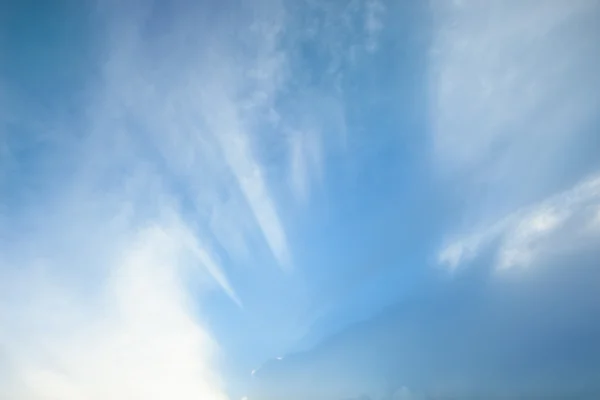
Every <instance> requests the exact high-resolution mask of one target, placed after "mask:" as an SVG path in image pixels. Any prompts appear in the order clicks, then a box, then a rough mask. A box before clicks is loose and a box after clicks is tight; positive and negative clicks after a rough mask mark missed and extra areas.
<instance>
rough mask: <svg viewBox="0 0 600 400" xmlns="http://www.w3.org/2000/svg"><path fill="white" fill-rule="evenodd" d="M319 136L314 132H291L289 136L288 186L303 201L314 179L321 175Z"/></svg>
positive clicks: (307, 197) (306, 197) (306, 198)
mask: <svg viewBox="0 0 600 400" xmlns="http://www.w3.org/2000/svg"><path fill="white" fill-rule="evenodd" d="M321 151H322V150H321V142H320V137H319V135H317V134H316V133H315V132H292V134H291V138H290V153H291V155H290V163H291V165H290V178H289V180H290V186H291V187H292V190H293V192H294V195H295V197H296V199H297V200H298V201H299V202H301V203H305V202H306V201H308V199H309V196H310V190H311V186H312V184H313V182H314V181H317V182H318V181H320V180H321V176H322V166H321V164H322V161H321V160H322V154H321Z"/></svg>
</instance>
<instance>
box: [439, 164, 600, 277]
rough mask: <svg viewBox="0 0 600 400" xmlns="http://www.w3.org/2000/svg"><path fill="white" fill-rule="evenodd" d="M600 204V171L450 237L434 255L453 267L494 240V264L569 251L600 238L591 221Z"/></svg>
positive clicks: (518, 263)
mask: <svg viewBox="0 0 600 400" xmlns="http://www.w3.org/2000/svg"><path fill="white" fill-rule="evenodd" d="M598 207H600V176H598V175H596V176H592V177H590V178H588V179H585V180H584V181H583V182H581V183H579V184H577V185H575V186H574V187H572V188H571V189H569V190H566V191H564V192H562V193H559V194H557V195H554V196H551V197H549V198H547V199H545V200H544V201H542V202H540V203H538V204H535V205H533V206H530V207H526V208H524V209H521V210H518V211H516V212H514V213H512V214H509V215H507V216H506V217H504V218H502V219H501V220H499V221H498V222H496V223H493V224H491V225H490V226H488V227H483V228H482V229H480V230H478V231H476V233H474V234H470V235H465V236H462V237H458V238H455V239H454V240H451V241H449V243H448V244H447V245H446V246H444V248H443V249H442V250H441V251H440V253H439V255H438V261H439V263H440V264H442V265H444V266H446V267H447V268H449V269H451V270H454V269H456V268H458V267H459V266H461V265H463V264H465V263H468V262H469V261H471V260H473V259H474V258H475V257H476V256H477V255H479V254H480V253H481V252H482V251H483V250H485V249H486V248H488V246H490V245H491V244H492V243H493V242H496V241H497V242H498V243H499V244H498V246H499V247H498V250H497V251H498V252H497V255H496V268H498V269H508V268H513V267H528V266H531V265H535V264H536V262H537V261H538V259H540V258H542V257H544V256H547V255H548V254H556V253H562V252H572V251H575V250H577V249H578V248H581V247H583V246H587V245H589V243H590V241H592V242H596V241H598V240H599V239H600V237H599V236H598V231H597V230H595V229H590V224H589V221H590V220H593V218H594V217H596V215H597V214H596V213H597V210H598Z"/></svg>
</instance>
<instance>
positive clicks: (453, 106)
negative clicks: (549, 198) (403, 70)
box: [430, 0, 600, 181]
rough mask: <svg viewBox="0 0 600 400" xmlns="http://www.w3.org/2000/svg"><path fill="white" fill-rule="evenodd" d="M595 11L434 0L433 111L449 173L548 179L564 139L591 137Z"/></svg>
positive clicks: (437, 144)
mask: <svg viewBox="0 0 600 400" xmlns="http://www.w3.org/2000/svg"><path fill="white" fill-rule="evenodd" d="M597 10H598V8H597V3H596V2H594V1H585V0H582V1H569V2H562V1H549V2H540V1H534V0H526V1H521V0H508V1H486V2H481V1H473V0H464V1H460V2H457V1H455V2H450V1H438V0H433V1H431V12H432V22H433V31H434V35H433V42H432V43H433V44H432V47H431V50H430V78H431V80H430V85H431V86H430V90H431V99H432V102H431V106H430V109H431V117H432V122H433V146H434V153H435V154H436V157H437V161H438V162H439V163H440V168H441V170H442V171H444V173H446V174H447V173H453V172H463V173H467V174H471V175H472V174H474V175H476V176H477V177H478V178H479V179H481V180H483V181H489V180H494V179H500V178H505V177H506V176H509V177H511V176H513V174H516V173H519V174H522V173H523V171H522V170H521V171H517V170H516V169H517V168H523V169H525V170H527V172H528V173H531V174H534V176H535V173H538V174H539V175H538V178H539V177H541V176H544V177H546V175H544V174H550V171H551V170H550V167H552V166H553V165H554V163H553V160H554V157H555V156H556V154H561V151H562V150H563V146H564V145H565V144H566V143H573V142H574V141H576V140H578V139H580V140H584V139H582V136H581V135H580V134H581V132H582V129H584V128H585V127H586V124H587V123H589V122H590V120H591V119H592V118H594V117H595V115H596V110H597V107H598V105H599V103H598V97H597V96H596V95H595V93H597V90H598V88H599V87H600V81H599V80H598V79H597V76H598V75H597V74H596V73H595V72H594V71H595V70H596V69H597V66H596V61H595V56H593V55H591V54H592V52H594V51H595V50H594V49H595V48H596V46H597V45H596V39H595V38H596V36H597V35H596V31H595V28H594V27H593V25H592V24H593V23H592V22H590V21H591V20H589V19H588V16H589V15H590V13H594V12H597ZM532 154H535V155H534V156H532ZM532 157H534V158H535V161H532ZM536 167H537V168H538V169H536ZM508 179H509V180H510V178H508ZM532 179H533V178H532Z"/></svg>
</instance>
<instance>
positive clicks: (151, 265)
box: [0, 223, 226, 400]
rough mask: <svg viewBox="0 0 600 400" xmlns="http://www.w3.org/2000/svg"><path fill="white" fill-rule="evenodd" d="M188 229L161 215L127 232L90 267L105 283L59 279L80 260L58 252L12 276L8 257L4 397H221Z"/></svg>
mask: <svg viewBox="0 0 600 400" xmlns="http://www.w3.org/2000/svg"><path fill="white" fill-rule="evenodd" d="M185 231H186V228H185V227H184V226H181V225H179V224H178V223H174V224H173V223H167V224H165V225H152V224H151V225H148V226H147V227H145V228H139V229H136V230H134V231H131V232H129V234H128V237H129V240H128V241H126V242H123V243H119V245H118V246H117V247H118V248H119V250H118V251H115V253H114V254H111V256H110V257H109V258H110V259H111V262H110V263H109V264H108V265H104V267H105V270H104V271H95V272H96V273H97V277H98V278H97V279H99V280H100V281H101V282H102V283H98V282H89V281H88V282H86V283H85V284H84V286H83V287H82V286H81V283H78V281H77V280H73V279H61V277H64V272H65V271H64V269H65V268H68V269H70V273H75V272H76V271H78V266H77V265H68V266H65V265H56V264H55V262H56V261H57V260H58V259H60V255H58V256H56V257H53V256H52V255H50V256H47V257H46V258H43V259H38V260H39V261H37V262H33V263H30V264H27V265H21V266H19V270H18V272H16V273H13V274H11V273H9V271H10V270H9V269H8V267H7V266H6V265H4V266H3V271H4V273H3V278H4V279H6V278H10V281H5V282H3V285H2V289H3V290H2V296H0V325H1V326H2V328H1V329H0V347H2V348H3V349H4V350H3V352H4V356H3V361H4V362H5V363H6V365H7V368H8V369H9V370H10V371H11V374H10V378H11V379H10V381H8V382H3V381H2V380H0V397H3V398H4V397H6V396H8V397H6V398H12V399H15V400H19V399H23V400H24V399H28V400H36V399H65V400H69V399H72V400H82V399H105V398H111V399H116V400H118V399H156V400H162V399H171V398H178V399H197V398H205V399H214V400H218V399H225V398H226V397H225V395H224V394H223V391H222V389H221V388H220V384H219V379H218V376H217V375H216V374H215V372H214V371H213V369H212V365H211V364H212V361H213V357H214V355H215V351H216V346H215V343H214V342H213V341H212V339H211V338H210V336H209V334H208V333H207V331H206V330H205V329H204V328H203V327H202V326H201V325H200V324H199V322H198V321H197V319H196V317H195V315H194V310H193V306H192V303H191V302H190V298H189V297H188V291H187V288H186V283H185V277H186V276H188V275H189V273H190V270H189V268H190V267H192V266H193V265H194V264H195V262H194V252H195V251H194V249H191V248H189V247H188V246H187V244H188V243H187V242H188V240H187V238H186V235H187V233H186V232H185ZM107 240H110V239H107ZM77 244H78V243H74V244H73V245H77ZM109 247H110V246H109ZM107 248H108V247H107ZM89 256H90V257H93V256H94V255H93V254H89ZM63 260H64V259H63ZM34 261H35V260H34ZM40 262H41V263H42V265H40ZM36 264H37V265H36ZM40 267H41V269H40ZM86 287H87V289H86Z"/></svg>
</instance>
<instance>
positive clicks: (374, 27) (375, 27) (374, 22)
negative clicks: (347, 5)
mask: <svg viewBox="0 0 600 400" xmlns="http://www.w3.org/2000/svg"><path fill="white" fill-rule="evenodd" d="M385 9H386V8H385V5H384V4H383V2H381V1H379V0H367V1H366V4H365V32H366V35H367V39H366V40H367V43H366V48H367V51H368V52H370V53H373V52H375V51H377V49H378V48H379V36H380V35H381V32H382V31H383V29H384V24H383V16H384V13H385Z"/></svg>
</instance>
